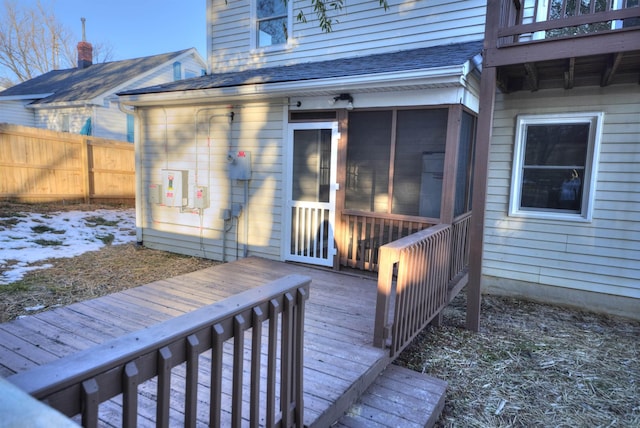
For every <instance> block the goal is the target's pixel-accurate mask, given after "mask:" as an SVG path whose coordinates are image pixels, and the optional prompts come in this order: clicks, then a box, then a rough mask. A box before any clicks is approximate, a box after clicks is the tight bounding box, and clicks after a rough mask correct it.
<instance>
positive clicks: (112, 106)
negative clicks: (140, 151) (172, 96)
mask: <svg viewBox="0 0 640 428" xmlns="http://www.w3.org/2000/svg"><path fill="white" fill-rule="evenodd" d="M90 46H91V45H90V44H89V43H87V42H80V43H79V44H78V53H79V60H78V67H76V68H72V69H66V70H53V71H50V72H48V73H45V74H43V75H41V76H38V77H35V78H33V79H30V80H28V81H26V82H23V83H20V84H18V85H15V86H13V87H10V88H8V89H6V90H4V91H2V92H0V123H2V122H5V123H12V124H17V125H24V126H31V127H37V128H45V129H50V130H54V131H62V132H71V133H76V134H87V135H93V136H96V137H102V138H109V139H115V140H122V141H129V142H133V139H134V135H133V133H134V120H133V116H132V115H130V114H127V113H124V112H123V111H121V109H120V106H119V103H118V97H117V96H116V95H115V94H116V93H117V92H118V91H123V90H128V89H133V88H140V87H145V86H151V85H157V84H162V83H167V82H172V81H174V80H181V79H185V78H189V77H197V76H200V75H202V74H203V70H205V69H206V64H205V62H204V61H203V59H202V58H201V57H200V55H199V54H198V52H197V51H196V50H195V49H194V48H191V49H185V50H182V51H178V52H171V53H165V54H161V55H153V56H149V57H144V58H135V59H128V60H123V61H113V62H105V63H98V64H92V58H91V47H90ZM87 47H88V49H87ZM83 55H84V56H83Z"/></svg>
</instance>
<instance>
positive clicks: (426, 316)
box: [374, 213, 471, 358]
mask: <svg viewBox="0 0 640 428" xmlns="http://www.w3.org/2000/svg"><path fill="white" fill-rule="evenodd" d="M470 220H471V213H468V214H466V215H463V216H460V217H459V218H458V219H456V221H455V222H454V224H453V225H449V224H439V225H437V226H433V227H430V228H428V229H425V230H422V231H420V232H417V233H414V234H412V235H410V236H407V237H404V238H402V239H399V240H396V241H394V242H391V243H389V244H386V245H383V246H382V247H380V255H379V259H380V265H379V270H378V298H377V303H376V321H375V327H374V345H375V346H378V347H385V346H390V348H391V350H390V354H391V357H392V358H395V357H396V356H397V355H398V354H400V352H402V350H403V349H404V348H405V347H406V346H407V345H408V344H409V343H410V342H411V340H413V338H414V337H415V336H416V335H417V334H418V333H419V332H420V331H422V330H423V329H424V328H425V327H426V326H427V324H428V323H429V322H431V321H432V320H433V319H434V318H435V317H436V316H437V315H438V314H439V313H440V312H441V311H442V309H444V307H445V306H446V305H447V304H448V303H449V300H450V298H452V297H453V296H451V294H450V293H449V291H450V290H449V288H450V286H452V285H455V284H458V283H462V282H463V281H462V280H461V277H462V276H463V274H464V272H465V271H466V270H467V269H468V266H469V227H470V224H471V223H470ZM394 276H396V280H395V281H394ZM454 283H455V284H454ZM455 288H456V289H457V290H459V288H458V287H455ZM392 304H393V311H392V308H391V305H392Z"/></svg>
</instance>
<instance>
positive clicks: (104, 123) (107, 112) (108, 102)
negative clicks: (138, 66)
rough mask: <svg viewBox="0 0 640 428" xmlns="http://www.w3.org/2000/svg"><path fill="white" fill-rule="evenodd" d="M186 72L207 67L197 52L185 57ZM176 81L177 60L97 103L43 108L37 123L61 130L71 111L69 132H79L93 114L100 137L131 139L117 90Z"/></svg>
mask: <svg viewBox="0 0 640 428" xmlns="http://www.w3.org/2000/svg"><path fill="white" fill-rule="evenodd" d="M179 62H180V63H181V64H182V73H183V76H184V72H185V70H187V69H188V70H191V71H196V70H197V71H198V72H199V71H200V70H201V69H202V68H204V67H205V65H204V64H202V63H201V62H200V61H199V60H198V59H197V58H196V57H195V56H194V55H189V56H187V57H184V58H181V59H180V60H179ZM198 75H199V74H198ZM172 81H173V61H171V62H168V63H167V64H165V65H164V66H162V67H160V68H158V69H157V70H154V71H153V72H151V73H149V74H146V75H142V76H141V77H139V78H138V79H132V80H131V81H129V83H128V84H127V85H124V86H122V87H120V88H116V89H114V90H111V91H110V92H107V93H105V94H104V98H100V99H97V100H95V101H96V102H97V103H99V104H96V105H94V106H93V107H92V108H84V107H83V108H68V109H59V108H52V109H46V108H41V109H39V110H38V112H37V113H36V116H37V122H36V126H37V127H39V128H46V129H51V130H55V131H60V125H59V121H58V120H59V119H58V118H59V117H60V115H61V114H69V118H70V120H69V132H72V133H79V132H80V130H81V129H82V126H83V125H84V123H85V121H86V119H87V117H91V120H92V123H91V126H92V135H93V136H95V137H100V138H108V139H112V140H120V141H127V117H126V114H125V113H123V112H122V111H120V108H119V107H118V97H117V96H116V95H115V94H116V93H117V92H120V91H126V90H129V89H135V88H142V87H148V86H154V85H160V84H162V83H167V82H172Z"/></svg>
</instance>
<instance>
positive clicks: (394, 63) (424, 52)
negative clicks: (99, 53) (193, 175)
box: [118, 40, 482, 95]
mask: <svg viewBox="0 0 640 428" xmlns="http://www.w3.org/2000/svg"><path fill="white" fill-rule="evenodd" d="M481 52H482V41H481V40H478V41H474V42H467V43H456V44H450V45H442V46H434V47H428V48H421V49H412V50H406V51H398V52H392V53H383V54H374V55H367V56H359V57H352V58H342V59H335V60H328V61H318V62H307V63H302V64H295V65H285V66H279V67H265V68H258V69H250V70H244V71H239V72H228V73H218V74H210V75H206V76H200V77H194V78H191V79H185V80H181V81H177V82H172V83H167V84H163V85H158V86H152V87H147V88H140V89H134V90H130V91H123V92H120V93H119V94H118V95H137V94H149V93H160V92H176V91H191V90H199V89H213V88H224V87H233V86H243V85H252V84H264V83H282V82H296V81H304V80H315V79H331V78H337V77H348V76H359V75H368V74H378V73H390V72H400V71H408V70H419V69H429V68H437V67H445V66H453V65H459V64H464V63H465V62H466V61H468V60H469V59H471V58H473V57H474V56H475V55H477V54H479V53H481Z"/></svg>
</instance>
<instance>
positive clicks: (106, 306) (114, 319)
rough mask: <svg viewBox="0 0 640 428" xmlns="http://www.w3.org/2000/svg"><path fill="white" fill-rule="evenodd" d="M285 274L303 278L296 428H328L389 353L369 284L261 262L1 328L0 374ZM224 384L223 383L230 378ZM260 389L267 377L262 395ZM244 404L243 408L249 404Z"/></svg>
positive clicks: (175, 411)
mask: <svg viewBox="0 0 640 428" xmlns="http://www.w3.org/2000/svg"><path fill="white" fill-rule="evenodd" d="M289 274H301V275H306V276H309V277H311V278H312V283H311V289H310V293H309V295H310V298H309V301H308V302H307V306H306V310H305V314H306V317H305V336H304V341H305V343H304V344H305V351H304V363H305V367H304V390H305V392H304V399H305V425H308V426H327V425H328V423H329V421H331V422H333V421H334V420H336V419H337V418H338V417H339V416H340V415H341V414H342V413H344V411H345V410H347V409H348V408H349V406H350V405H351V404H352V402H353V401H354V400H355V399H356V398H357V397H358V396H359V395H360V393H361V392H362V391H363V390H365V389H366V388H367V387H368V386H369V384H370V383H371V382H373V380H374V379H375V378H376V377H377V376H378V374H379V373H380V372H381V371H382V370H383V369H384V368H385V367H386V366H387V365H388V363H389V362H390V361H389V357H388V351H385V350H381V349H377V348H374V347H373V346H372V336H373V324H374V308H375V299H376V281H375V279H372V278H367V277H360V276H356V275H344V274H340V273H338V272H335V271H332V270H328V269H317V268H311V267H307V266H302V265H296V264H286V263H280V262H274V261H269V260H266V259H260V258H247V259H243V260H240V261H237V262H233V263H226V264H222V265H219V266H215V267H211V268H207V269H203V270H200V271H197V272H193V273H190V274H186V275H180V276H178V277H175V278H169V279H165V280H160V281H156V282H153V283H150V284H146V285H143V286H140V287H136V288H132V289H129V290H125V291H122V292H119V293H115V294H112V295H109V296H104V297H100V298H96V299H92V300H88V301H84V302H80V303H75V304H72V305H70V306H67V307H64V308H56V309H52V310H50V311H47V312H43V313H40V314H36V315H32V316H28V317H24V318H22V319H19V320H15V321H12V322H9V323H5V324H2V325H0V376H3V377H7V376H8V375H10V374H12V373H17V372H22V371H25V370H28V369H29V368H31V367H34V366H36V365H38V364H44V363H46V362H48V361H52V360H55V359H57V358H59V357H62V356H64V355H69V354H71V353H74V352H77V351H79V350H82V349H86V348H89V347H92V346H94V345H95V344H97V343H102V342H104V341H106V340H109V339H112V338H114V337H119V336H122V335H124V334H126V333H130V332H132V331H136V330H140V329H142V328H145V327H148V326H151V325H154V324H157V323H159V322H162V321H164V320H167V319H170V318H172V317H175V316H178V315H181V314H183V313H186V312H190V311H192V310H195V309H197V308H199V307H202V306H205V305H208V304H211V303H214V302H217V301H220V300H223V299H224V298H226V297H228V296H231V295H233V294H237V293H239V292H242V291H245V290H247V289H250V288H253V287H257V286H260V285H262V284H266V283H268V282H270V281H273V280H277V279H279V278H281V277H283V276H286V275H289ZM202 358H203V361H202V364H201V365H200V375H199V379H200V383H201V385H200V387H199V389H200V394H201V395H199V396H198V398H199V400H200V401H199V404H198V413H199V414H202V417H203V418H206V414H207V413H208V410H207V408H208V395H207V391H208V382H209V380H208V377H209V376H210V373H209V367H208V366H207V362H206V361H207V358H209V357H207V356H206V355H205V356H203V357H202ZM227 375H228V376H230V373H228V374H227ZM174 379H175V382H176V383H177V384H179V383H181V382H183V381H184V379H183V378H182V375H180V373H177V374H176V376H175V377H174ZM223 381H224V382H227V381H228V382H230V377H229V378H228V379H224V380H223ZM264 383H266V380H263V385H262V386H261V388H265V386H264ZM153 385H154V383H153V382H150V383H148V384H146V385H144V386H143V387H141V392H140V395H141V397H142V398H141V400H140V405H141V410H140V421H139V422H140V426H146V425H149V424H150V423H151V421H152V420H153V419H154V417H155V414H154V412H153V408H152V407H153V404H154V401H153V400H154V397H155V391H154V387H153ZM173 399H174V400H175V402H176V404H175V405H174V404H172V411H171V417H172V420H173V421H174V422H177V421H179V420H180V418H181V417H182V416H181V415H182V410H181V409H180V406H181V400H183V397H179V396H176V397H173ZM227 399H228V397H223V401H224V400H227ZM120 406H121V405H120V404H119V402H118V398H115V399H114V400H111V401H110V402H108V403H106V404H105V405H104V406H101V415H102V416H101V417H102V418H103V419H104V418H106V419H111V418H114V421H110V420H109V421H107V420H103V421H104V422H108V423H109V424H111V422H115V423H116V425H117V421H115V419H117V417H116V416H114V415H115V414H116V413H117V411H118V409H119V407H120ZM102 407H104V411H103V410H102ZM243 407H245V408H247V411H248V406H243ZM200 422H202V423H204V420H203V421H200Z"/></svg>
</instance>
